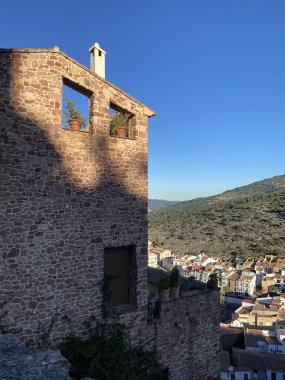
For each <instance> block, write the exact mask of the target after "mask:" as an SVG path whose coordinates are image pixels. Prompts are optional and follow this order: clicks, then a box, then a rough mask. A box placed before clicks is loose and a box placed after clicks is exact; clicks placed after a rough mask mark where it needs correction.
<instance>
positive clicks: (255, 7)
mask: <svg viewBox="0 0 285 380" xmlns="http://www.w3.org/2000/svg"><path fill="white" fill-rule="evenodd" d="M1 15H2V18H1V23H0V35H1V43H0V45H1V47H52V46H54V45H59V46H60V48H61V50H62V51H64V52H66V53H67V54H69V55H70V56H72V57H73V58H75V59H76V60H78V61H80V62H81V63H83V64H85V65H86V66H88V67H89V53H88V48H89V47H90V46H91V45H92V44H93V43H94V42H95V41H98V42H99V43H100V45H101V46H102V47H103V49H104V50H106V51H107V56H106V61H107V62H106V78H107V79H108V80H110V81H111V82H113V83H115V84H116V85H118V86H119V87H121V88H123V89H124V90H125V91H127V92H128V93H130V94H131V95H133V96H134V97H136V98H137V99H138V100H140V101H142V102H143V103H145V104H146V105H148V106H149V107H150V108H152V109H154V110H155V111H156V112H157V116H156V117H155V118H152V119H150V123H149V196H150V197H151V198H164V199H172V200H180V199H181V200H183V199H191V198H194V197H198V196H206V195H211V194H216V193H219V192H221V191H223V190H226V189H230V188H233V187H237V186H240V185H244V184H247V183H251V182H253V181H256V180H261V179H264V178H267V177H271V176H274V175H278V174H284V173H285V170H284V167H285V154H284V142H285V107H284V102H285V74H284V72H285V44H284V41H285V22H284V20H285V2H284V0H274V1H272V0H266V1H265V0H195V1H194V0H179V1H176V2H174V1H168V0H156V1H150V0H144V1H138V0H133V1H130V0H120V1H115V0H109V1H108V0H105V1H94V0H93V1H86V0H82V1H81V2H79V1H73V0H70V1H65V0H61V1H54V0H49V1H48V2H40V1H31V0H25V1H24V2H23V1H20V0H18V1H16V0H4V1H2V2H1Z"/></svg>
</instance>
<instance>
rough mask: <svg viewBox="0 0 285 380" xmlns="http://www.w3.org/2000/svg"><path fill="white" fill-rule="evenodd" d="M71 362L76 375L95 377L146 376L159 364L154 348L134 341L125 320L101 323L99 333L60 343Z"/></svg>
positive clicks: (130, 379) (110, 379) (109, 379)
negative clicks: (145, 346) (129, 334)
mask: <svg viewBox="0 0 285 380" xmlns="http://www.w3.org/2000/svg"><path fill="white" fill-rule="evenodd" d="M60 349H61V352H62V354H63V355H64V356H65V357H66V358H67V359H68V360H69V362H70V363H71V369H70V372H69V374H70V376H72V377H73V378H74V379H76V380H77V379H81V378H83V377H92V378H96V379H98V380H117V379H118V376H119V378H120V379H124V380H145V379H151V378H152V376H155V375H156V374H157V373H158V372H159V370H160V368H159V365H158V363H157V358H156V354H155V352H152V351H147V350H145V349H143V348H141V347H135V346H133V345H132V344H131V342H130V338H129V336H128V334H127V332H126V328H125V326H124V325H122V324H114V325H101V326H100V329H98V332H97V333H96V335H94V336H92V337H91V338H89V339H88V340H86V341H82V340H80V339H79V338H76V337H72V338H70V339H69V340H68V341H67V342H66V343H63V344H62V345H61V347H60Z"/></svg>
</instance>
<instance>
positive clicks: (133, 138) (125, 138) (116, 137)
mask: <svg viewBox="0 0 285 380" xmlns="http://www.w3.org/2000/svg"><path fill="white" fill-rule="evenodd" d="M110 137H112V138H114V139H119V140H134V141H135V140H136V138H135V137H119V136H112V135H110Z"/></svg>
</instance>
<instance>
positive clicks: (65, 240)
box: [0, 48, 219, 380]
mask: <svg viewBox="0 0 285 380" xmlns="http://www.w3.org/2000/svg"><path fill="white" fill-rule="evenodd" d="M96 51H97V50H95V52H96ZM92 54H95V53H94V52H93V51H92ZM91 61H92V59H91ZM92 62H95V65H96V60H95V61H94V60H93V61H92ZM101 69H102V67H101ZM103 71H104V70H103ZM103 71H102V70H101V71H100V72H103ZM63 85H66V86H68V87H70V88H72V89H73V90H75V91H78V92H80V93H81V94H83V95H85V96H86V97H87V100H88V104H89V122H88V124H89V125H88V130H87V131H85V130H84V131H83V130H80V131H72V130H70V129H65V128H63V127H62V107H63V99H62V97H63ZM0 86H1V87H0V94H1V97H0V130H1V139H0V163H1V166H0V192H1V196H0V210H1V211H0V212H1V218H0V252H1V264H0V286H1V292H0V298H1V299H0V301H1V303H2V302H4V303H5V310H4V311H5V315H4V318H3V321H1V323H3V324H4V325H5V326H7V328H8V329H9V330H10V331H13V332H14V333H15V334H16V335H17V336H18V337H20V338H21V339H22V340H23V341H25V342H28V341H29V342H30V343H34V342H37V341H38V340H39V339H40V338H41V337H42V336H43V335H44V334H45V333H46V332H49V334H50V339H51V341H52V342H58V341H60V340H62V339H64V338H65V337H67V336H69V335H70V334H71V333H72V334H75V335H81V336H85V335H86V334H88V329H89V326H90V323H91V322H94V321H95V322H96V323H97V322H99V323H100V322H102V320H103V317H104V315H103V314H104V310H103V308H102V302H103V289H102V288H103V287H102V281H104V278H107V277H108V278H111V279H112V281H113V282H111V284H112V283H113V285H111V286H112V290H113V296H112V299H111V301H112V307H113V311H114V313H115V314H116V316H117V320H119V321H121V322H123V323H126V324H127V325H128V327H129V329H130V333H131V335H132V337H133V340H134V341H135V342H136V343H138V344H144V345H146V346H147V347H150V348H155V349H156V351H157V352H158V356H159V359H160V362H161V363H162V364H163V365H164V367H168V368H169V377H170V378H171V379H181V380H182V379H192V378H193V379H195V380H199V379H207V378H211V377H212V376H214V375H216V374H217V373H218V372H219V363H218V360H217V356H219V335H218V330H219V327H218V324H219V294H218V293H219V292H218V291H210V290H209V291H207V292H204V293H203V294H202V293H201V294H197V295H196V296H195V297H193V296H192V294H191V297H190V296H189V297H184V298H183V299H178V300H177V301H172V302H171V303H170V304H169V305H168V304H166V305H162V317H161V319H159V321H152V322H151V323H149V321H148V319H147V302H148V301H147V258H148V257H147V251H148V250H147V196H148V182H147V170H148V164H147V159H148V118H149V117H151V116H154V112H153V111H152V110H151V109H149V108H148V107H146V106H144V105H143V104H142V103H140V102H138V101H137V100H135V99H134V98H132V97H131V96H129V95H128V94H126V93H125V92H124V91H122V90H121V89H119V88H117V87H116V86H114V85H113V84H112V83H109V82H108V81H106V80H105V79H104V78H102V77H100V76H99V75H97V74H95V73H94V72H93V71H91V70H89V69H87V68H86V67H84V66H83V65H81V64H80V63H78V62H77V61H75V60H73V59H72V58H70V57H69V56H67V55H66V54H64V53H62V52H60V51H59V49H58V48H54V49H0ZM110 108H112V109H115V110H116V111H117V112H123V113H127V114H128V115H129V119H130V124H131V127H132V134H131V135H129V137H127V138H119V137H116V136H112V135H110ZM183 310H184V312H183ZM185 310H188V311H187V312H186V311H185ZM191 310H193V311H194V310H195V312H196V313H197V315H199V317H198V318H194V315H192V312H191ZM178 311H179V313H178ZM189 323H192V325H193V324H194V325H195V328H193V326H192V327H191V328H190V327H189V326H190V325H189ZM164 324H165V326H164ZM181 329H182V330H181ZM193 331H195V336H194V335H193V333H192V332H193ZM205 331H206V332H205ZM185 332H187V335H185ZM186 338H187V339H186ZM196 338H197V340H196ZM185 350H186V351H187V355H186V354H185ZM193 363H197V364H195V366H194V364H193ZM194 367H195V368H194Z"/></svg>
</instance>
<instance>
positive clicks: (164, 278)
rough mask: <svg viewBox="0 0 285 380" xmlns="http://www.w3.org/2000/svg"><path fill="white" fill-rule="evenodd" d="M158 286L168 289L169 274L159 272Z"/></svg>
mask: <svg viewBox="0 0 285 380" xmlns="http://www.w3.org/2000/svg"><path fill="white" fill-rule="evenodd" d="M158 288H159V289H161V290H166V289H169V276H167V275H166V274H165V273H161V275H160V280H159V284H158Z"/></svg>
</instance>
